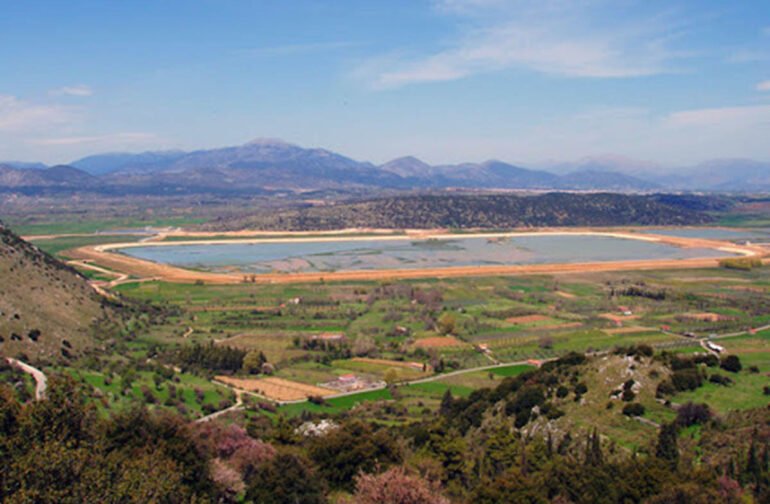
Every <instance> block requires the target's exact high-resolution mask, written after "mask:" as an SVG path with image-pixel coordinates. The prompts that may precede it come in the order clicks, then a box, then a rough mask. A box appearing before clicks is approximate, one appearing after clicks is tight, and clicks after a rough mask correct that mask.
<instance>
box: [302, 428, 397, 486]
mask: <svg viewBox="0 0 770 504" xmlns="http://www.w3.org/2000/svg"><path fill="white" fill-rule="evenodd" d="M308 453H309V454H310V458H311V459H312V460H313V461H314V462H315V463H316V464H317V465H318V467H319V468H320V469H319V473H320V475H321V476H323V477H324V479H326V481H328V482H329V484H330V485H331V486H332V487H334V488H342V489H347V490H352V489H353V483H354V481H353V480H354V478H355V476H356V475H357V474H358V473H359V472H360V471H364V472H371V471H373V470H374V469H375V467H378V466H381V467H387V466H389V465H390V464H393V463H398V462H400V461H401V450H400V446H399V444H398V443H397V440H396V439H395V437H394V436H393V435H392V434H391V433H390V432H389V431H387V430H385V429H379V430H374V429H373V428H372V426H371V425H370V424H368V423H365V422H363V421H360V420H352V421H350V422H347V423H345V424H343V425H342V426H341V427H340V428H339V429H335V430H333V431H331V432H329V433H327V434H326V435H324V436H318V437H316V438H313V439H312V440H311V442H310V444H309V447H308Z"/></svg>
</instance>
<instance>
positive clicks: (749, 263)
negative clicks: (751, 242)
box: [719, 257, 762, 271]
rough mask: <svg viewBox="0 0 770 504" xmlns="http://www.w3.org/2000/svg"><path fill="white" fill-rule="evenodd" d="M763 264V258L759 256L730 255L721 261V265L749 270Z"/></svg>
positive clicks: (722, 266)
mask: <svg viewBox="0 0 770 504" xmlns="http://www.w3.org/2000/svg"><path fill="white" fill-rule="evenodd" d="M761 266H762V259H759V258H758V257H730V258H728V259H722V260H721V261H719V267H721V268H727V269H737V270H743V271H749V270H752V269H754V268H759V267H761Z"/></svg>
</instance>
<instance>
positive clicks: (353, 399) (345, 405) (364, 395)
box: [278, 389, 393, 417]
mask: <svg viewBox="0 0 770 504" xmlns="http://www.w3.org/2000/svg"><path fill="white" fill-rule="evenodd" d="M389 400H393V396H392V395H391V394H390V391H389V390H388V389H381V390H370V391H367V392H361V393H359V394H352V395H348V396H344V397H336V398H334V399H327V400H326V403H325V404H323V405H319V404H314V403H311V402H309V401H305V402H301V403H295V404H285V405H283V406H280V407H279V408H278V411H279V412H280V413H283V414H284V415H286V416H289V417H293V416H297V415H300V414H301V413H302V412H303V411H308V412H310V413H330V414H333V413H340V412H342V411H346V410H349V409H352V408H353V407H354V406H356V405H358V404H360V403H362V402H366V401H389Z"/></svg>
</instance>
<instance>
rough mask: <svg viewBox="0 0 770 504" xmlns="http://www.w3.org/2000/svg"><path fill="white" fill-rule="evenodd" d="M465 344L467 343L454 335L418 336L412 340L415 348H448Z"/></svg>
mask: <svg viewBox="0 0 770 504" xmlns="http://www.w3.org/2000/svg"><path fill="white" fill-rule="evenodd" d="M466 345H467V343H465V342H464V341H461V340H459V339H457V338H455V337H454V336H432V337H430V338H420V339H418V340H417V341H415V342H414V346H415V347H416V348H450V347H462V346H466Z"/></svg>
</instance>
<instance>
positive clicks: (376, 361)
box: [350, 357, 430, 371]
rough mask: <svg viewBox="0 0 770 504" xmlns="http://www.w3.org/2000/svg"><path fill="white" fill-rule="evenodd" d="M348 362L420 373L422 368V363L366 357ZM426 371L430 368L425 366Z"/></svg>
mask: <svg viewBox="0 0 770 504" xmlns="http://www.w3.org/2000/svg"><path fill="white" fill-rule="evenodd" d="M350 360H352V361H354V362H366V363H369V364H378V365H382V366H390V367H400V368H406V369H413V370H415V371H422V367H423V363H422V362H407V361H397V360H388V359H370V358H368V357H355V358H353V359H350ZM426 370H427V371H430V366H426Z"/></svg>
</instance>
